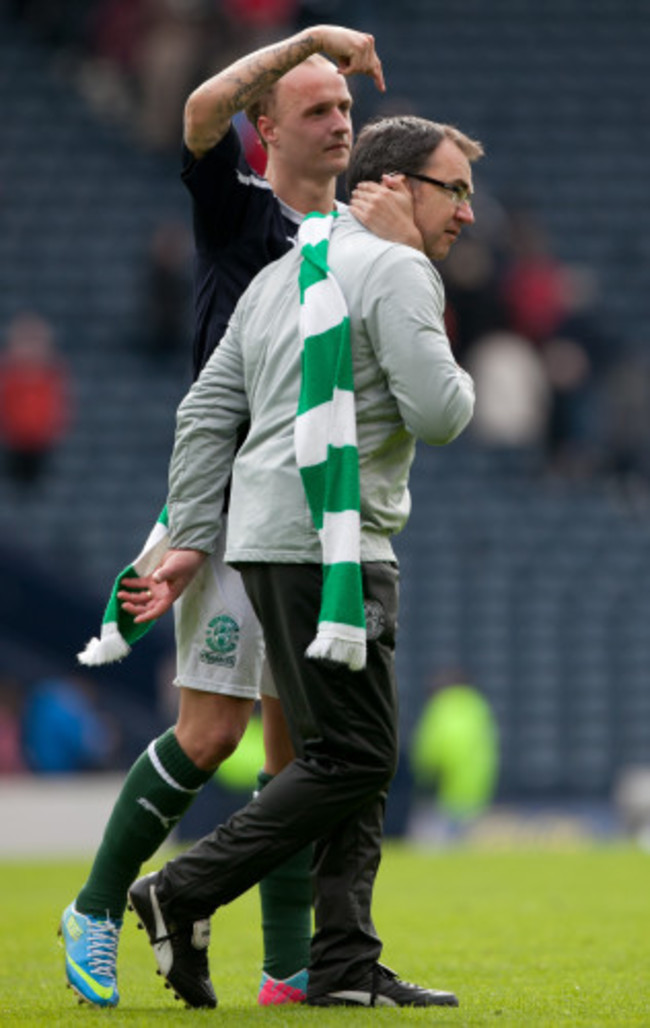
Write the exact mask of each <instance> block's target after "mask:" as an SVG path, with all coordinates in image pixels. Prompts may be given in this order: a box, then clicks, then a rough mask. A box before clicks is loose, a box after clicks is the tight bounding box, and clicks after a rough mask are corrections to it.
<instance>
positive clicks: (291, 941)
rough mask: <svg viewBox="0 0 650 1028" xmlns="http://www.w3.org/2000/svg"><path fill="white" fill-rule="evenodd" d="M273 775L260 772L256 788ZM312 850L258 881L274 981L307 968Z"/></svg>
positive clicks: (308, 848)
mask: <svg viewBox="0 0 650 1028" xmlns="http://www.w3.org/2000/svg"><path fill="white" fill-rule="evenodd" d="M272 778H273V775H269V774H267V773H266V772H265V771H260V772H259V774H258V776H257V785H258V789H263V788H264V786H265V785H267V784H268V782H270V781H271V779H272ZM311 861H312V847H311V846H305V848H304V849H302V850H300V851H299V852H298V853H295V854H294V855H293V856H292V857H290V858H289V860H287V861H285V863H284V864H281V865H280V867H276V869H275V870H274V871H271V873H270V874H268V875H267V876H266V878H263V879H262V881H261V882H260V886H259V888H260V901H261V905H262V934H263V937H264V970H265V971H266V973H267V974H269V975H271V976H272V977H273V978H289V977H290V976H291V975H293V974H295V973H296V971H301V970H302V969H303V968H304V967H308V966H309V947H310V944H311V935H312V915H311V910H312V885H311Z"/></svg>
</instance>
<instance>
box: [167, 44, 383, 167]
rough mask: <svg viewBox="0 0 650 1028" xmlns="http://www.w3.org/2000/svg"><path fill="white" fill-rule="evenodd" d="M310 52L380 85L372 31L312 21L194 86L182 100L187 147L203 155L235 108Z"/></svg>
mask: <svg viewBox="0 0 650 1028" xmlns="http://www.w3.org/2000/svg"><path fill="white" fill-rule="evenodd" d="M315 53H326V54H327V55H328V56H329V57H331V58H332V60H333V61H335V63H336V65H337V67H338V69H339V71H340V72H341V74H342V75H354V74H364V75H370V77H371V78H372V79H373V81H374V83H375V85H376V86H377V89H379V90H381V91H382V92H383V90H384V89H385V84H384V76H383V72H382V67H381V61H380V60H379V57H378V56H377V53H376V51H375V41H374V38H373V37H372V36H371V35H369V34H368V33H365V32H357V31H355V30H354V29H347V28H343V27H341V26H338V25H315V26H313V27H312V28H308V29H304V30H303V31H302V32H298V33H297V34H296V35H295V36H290V37H289V38H288V39H285V40H283V41H282V42H280V43H274V44H272V45H271V46H266V47H263V48H262V49H261V50H255V51H254V53H252V54H248V55H247V56H246V57H241V58H240V59H239V60H237V61H235V62H234V64H231V65H229V66H228V67H227V68H224V70H223V71H220V72H219V73H218V74H217V75H213V76H212V78H209V79H207V80H206V81H205V82H203V83H202V84H201V85H200V86H198V87H197V89H195V90H194V92H193V93H191V94H190V96H189V98H188V100H187V103H186V105H185V120H184V135H185V143H186V145H187V147H188V149H189V150H190V151H191V152H192V153H193V154H194V156H195V157H202V156H203V155H204V154H205V153H207V152H208V150H210V149H212V147H213V146H216V144H217V143H218V142H219V140H220V139H222V138H223V136H224V135H225V134H226V132H227V131H228V126H229V125H230V120H231V118H232V117H233V116H234V115H235V114H237V112H238V111H241V110H243V109H244V107H247V106H248V105H249V104H251V103H253V102H254V101H255V100H256V99H257V98H258V97H259V96H261V94H262V93H264V92H265V91H266V90H267V89H269V88H270V87H271V86H272V85H273V84H274V83H275V82H277V80H278V79H279V78H281V77H282V76H283V75H285V74H286V73H287V72H288V71H290V70H291V69H292V68H295V67H297V65H299V64H301V63H302V62H303V61H304V60H305V59H306V58H307V57H309V56H310V55H311V54H315Z"/></svg>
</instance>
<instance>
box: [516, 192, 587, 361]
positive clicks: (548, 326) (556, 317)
mask: <svg viewBox="0 0 650 1028" xmlns="http://www.w3.org/2000/svg"><path fill="white" fill-rule="evenodd" d="M507 241H508V249H509V260H508V264H507V267H506V269H505V271H504V273H503V276H502V280H501V299H502V301H503V304H504V307H505V312H506V318H507V324H508V327H509V328H511V329H512V331H513V332H517V333H518V334H519V335H521V336H524V338H526V339H530V340H531V341H532V342H533V343H541V342H543V341H544V340H546V339H549V338H550V337H551V336H552V335H554V333H555V332H556V331H557V330H558V329H559V327H560V326H561V325H562V324H563V322H564V321H565V319H566V316H567V313H568V309H569V290H570V279H569V275H568V273H567V269H565V268H564V267H563V266H562V265H561V264H560V262H559V261H557V260H556V258H555V257H554V256H553V255H552V254H551V252H550V249H549V245H548V240H547V238H546V235H545V233H544V231H543V230H542V228H541V226H540V225H539V224H538V223H537V221H536V220H535V218H534V216H533V214H532V213H531V212H530V211H527V210H524V209H519V210H515V211H511V212H510V216H509V233H508V240H507Z"/></svg>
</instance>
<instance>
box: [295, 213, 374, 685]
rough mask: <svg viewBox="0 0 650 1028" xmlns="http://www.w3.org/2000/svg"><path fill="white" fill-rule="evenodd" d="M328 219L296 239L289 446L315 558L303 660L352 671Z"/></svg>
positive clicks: (356, 650)
mask: <svg viewBox="0 0 650 1028" xmlns="http://www.w3.org/2000/svg"><path fill="white" fill-rule="evenodd" d="M336 217H337V215H336V213H333V214H330V215H326V216H325V215H322V214H309V215H308V216H307V217H306V218H305V220H304V221H303V223H302V225H301V227H300V230H299V232H298V243H299V245H300V247H301V255H302V261H301V266H300V272H299V286H300V302H301V335H302V343H303V349H302V379H301V387H300V398H299V401H298V410H297V412H296V424H295V444H296V460H297V463H298V467H299V470H300V475H301V478H302V483H303V487H304V490H305V495H306V497H307V501H308V504H309V509H310V511H311V515H312V519H313V522H314V526H315V528H316V530H317V531H318V535H319V538H320V542H321V547H322V552H323V589H322V596H321V607H320V612H319V616H318V628H317V634H316V638H315V639H314V640H313V642H312V643H311V644H310V646H309V647H308V649H307V656H308V657H314V658H317V659H323V658H326V659H328V660H333V661H335V662H337V663H341V664H346V665H347V666H348V667H349V668H351V670H353V671H358V670H360V669H361V668H363V667H365V663H366V622H365V614H364V609H363V587H362V580H361V564H360V549H361V528H360V486H359V452H358V449H357V432H356V417H355V410H354V380H353V374H352V350H351V345H350V322H349V318H348V312H347V306H346V302H345V298H344V296H343V294H342V292H341V290H340V288H339V286H338V283H337V282H336V280H335V278H334V276H333V275H332V273H331V272H330V270H329V268H328V264H327V255H328V247H329V238H330V233H331V230H332V225H333V223H334V219H335V218H336Z"/></svg>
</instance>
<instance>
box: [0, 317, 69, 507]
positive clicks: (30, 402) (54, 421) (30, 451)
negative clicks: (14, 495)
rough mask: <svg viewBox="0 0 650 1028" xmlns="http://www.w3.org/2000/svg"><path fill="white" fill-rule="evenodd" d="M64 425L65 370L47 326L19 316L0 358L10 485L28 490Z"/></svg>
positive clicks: (1, 425) (2, 438)
mask: <svg viewBox="0 0 650 1028" xmlns="http://www.w3.org/2000/svg"><path fill="white" fill-rule="evenodd" d="M69 423H70V389H69V376H68V370H67V367H66V365H65V364H64V362H63V360H62V358H61V357H60V355H59V354H58V353H57V351H56V347H55V342H54V331H53V329H52V326H51V325H50V324H49V322H48V321H46V320H45V319H44V318H42V317H40V316H39V315H38V314H35V313H32V312H26V313H23V314H19V315H17V316H16V317H15V318H14V319H13V320H12V321H11V323H10V324H9V327H8V329H7V335H6V343H5V348H4V352H3V353H2V354H1V355H0V444H1V445H2V447H3V449H4V451H5V464H6V469H7V473H8V475H9V477H10V478H11V479H12V481H14V482H15V483H16V484H18V485H20V486H24V487H28V486H33V485H34V484H36V483H37V482H38V481H39V480H40V479H41V478H42V476H43V475H44V473H45V472H46V470H47V465H48V461H49V458H50V456H51V454H52V452H53V451H54V450H55V449H56V447H57V446H58V445H59V443H60V442H61V440H62V439H63V437H64V436H65V433H66V431H67V429H68V427H69Z"/></svg>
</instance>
